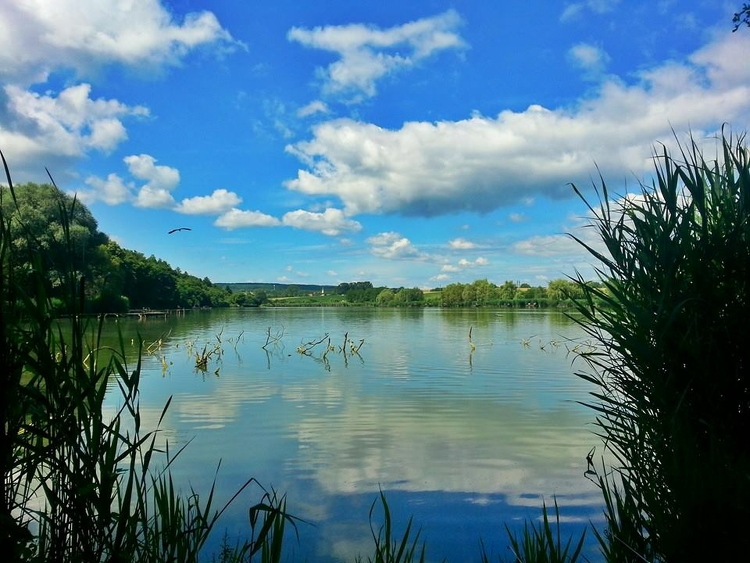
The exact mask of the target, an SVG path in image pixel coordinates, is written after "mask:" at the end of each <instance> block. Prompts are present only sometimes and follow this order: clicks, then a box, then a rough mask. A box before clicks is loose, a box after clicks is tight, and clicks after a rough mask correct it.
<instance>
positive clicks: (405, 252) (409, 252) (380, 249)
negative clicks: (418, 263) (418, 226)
mask: <svg viewBox="0 0 750 563" xmlns="http://www.w3.org/2000/svg"><path fill="white" fill-rule="evenodd" d="M367 244H369V245H370V252H371V253H372V254H373V255H375V256H378V257H379V258H387V259H388V260H407V259H408V260H414V259H417V260H423V259H426V258H427V255H426V254H425V253H423V252H421V251H420V250H419V249H418V248H417V247H416V246H414V245H413V244H412V242H411V241H410V240H409V239H408V238H406V237H404V236H401V235H400V234H399V233H396V232H392V231H391V232H386V233H380V234H378V235H375V236H372V237H369V238H368V239H367Z"/></svg>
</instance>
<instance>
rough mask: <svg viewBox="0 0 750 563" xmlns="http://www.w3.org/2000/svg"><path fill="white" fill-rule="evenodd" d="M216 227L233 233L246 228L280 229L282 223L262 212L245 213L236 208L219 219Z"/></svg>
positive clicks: (215, 223) (215, 222)
mask: <svg viewBox="0 0 750 563" xmlns="http://www.w3.org/2000/svg"><path fill="white" fill-rule="evenodd" d="M214 225H215V226H216V227H221V228H222V229H226V230H228V231H232V230H234V229H240V228H246V227H278V226H279V225H281V221H279V220H278V219H277V218H276V217H272V216H271V215H266V214H265V213H261V212H260V211H243V210H241V209H236V208H234V209H230V210H229V211H227V212H226V213H224V214H223V215H221V216H220V217H219V218H217V219H216V221H214Z"/></svg>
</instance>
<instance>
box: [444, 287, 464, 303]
mask: <svg viewBox="0 0 750 563" xmlns="http://www.w3.org/2000/svg"><path fill="white" fill-rule="evenodd" d="M463 293H464V286H463V284H460V283H450V284H448V285H446V286H445V287H444V288H443V291H442V292H441V293H440V303H441V304H442V306H443V307H460V306H461V305H463Z"/></svg>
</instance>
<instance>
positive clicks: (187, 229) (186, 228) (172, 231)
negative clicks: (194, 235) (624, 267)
mask: <svg viewBox="0 0 750 563" xmlns="http://www.w3.org/2000/svg"><path fill="white" fill-rule="evenodd" d="M192 230H193V229H191V228H190V227H180V228H178V229H172V230H171V231H169V232H168V233H167V234H168V235H171V234H172V233H176V232H177V231H192Z"/></svg>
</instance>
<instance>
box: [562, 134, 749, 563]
mask: <svg viewBox="0 0 750 563" xmlns="http://www.w3.org/2000/svg"><path fill="white" fill-rule="evenodd" d="M717 147H718V150H717V152H716V155H715V156H714V158H713V159H709V158H706V157H705V156H704V154H703V152H702V150H701V148H700V147H699V144H698V142H697V141H696V140H695V139H694V138H692V137H691V138H690V139H689V141H687V142H685V143H680V144H679V146H678V148H677V150H675V151H670V150H668V149H667V148H666V147H662V148H660V149H659V150H657V151H656V152H655V154H654V161H655V167H654V168H655V170H654V180H653V182H652V183H651V184H642V185H641V186H640V190H639V192H638V193H637V194H635V195H634V196H629V197H623V198H620V199H619V201H618V202H613V201H612V199H611V195H612V194H610V193H609V191H608V189H607V186H606V183H605V182H604V180H603V179H602V180H601V187H600V189H599V191H598V194H599V204H598V206H596V207H595V206H591V205H589V204H588V203H587V205H589V209H590V211H591V213H592V214H593V217H594V218H593V222H592V226H593V228H594V229H595V230H596V231H597V234H598V236H599V238H600V239H601V242H602V243H603V246H604V250H601V249H599V248H598V247H594V246H592V245H589V244H587V243H586V242H584V241H583V240H581V239H577V240H578V242H579V243H580V244H582V245H583V246H584V247H585V248H586V249H588V251H589V252H590V253H591V255H592V256H593V257H594V258H595V259H596V260H597V262H598V263H600V264H601V266H600V268H599V270H598V271H599V276H600V278H601V281H602V284H603V286H602V287H601V288H597V287H592V286H591V285H590V284H587V283H585V282H584V280H583V279H582V278H581V277H580V276H578V278H577V283H578V285H579V287H580V289H581V290H582V292H583V295H584V297H583V298H582V299H580V300H579V301H578V312H579V313H581V320H580V322H581V324H582V326H583V328H584V329H585V330H586V331H587V332H588V333H589V335H590V336H591V337H592V338H593V339H594V340H595V341H596V342H598V344H599V347H598V349H597V350H594V351H590V352H586V353H584V354H582V356H583V357H584V359H585V360H586V361H587V362H588V368H587V369H586V370H585V371H583V372H582V373H580V374H579V375H580V376H581V377H582V378H584V379H585V380H587V381H588V382H590V383H591V384H593V385H594V386H595V390H594V391H592V396H593V399H592V401H591V402H590V406H591V408H592V409H593V410H594V412H595V413H596V415H597V419H596V421H597V425H598V429H599V433H600V435H601V437H602V438H603V440H604V441H605V444H606V446H607V448H608V450H609V452H610V453H611V454H613V456H614V460H615V461H614V467H613V468H612V469H613V471H610V469H609V468H604V469H603V470H601V471H600V474H599V483H600V486H602V489H603V491H604V494H605V502H606V506H607V519H608V528H607V530H606V531H605V532H604V533H602V534H600V535H599V537H600V540H601V542H602V547H603V550H604V552H605V555H606V557H607V560H608V561H643V560H647V561H688V560H691V561H701V560H702V561H727V560H733V557H734V554H736V553H749V552H750V536H748V534H747V527H748V525H750V442H749V441H748V436H749V435H750V379H749V378H748V369H750V346H748V342H749V341H750V323H748V319H750V151H748V148H747V145H746V144H745V136H744V135H741V136H739V137H733V136H732V135H729V134H726V133H723V134H722V136H721V137H720V138H719V140H718V142H717ZM576 191H578V190H576ZM579 195H580V192H579ZM584 201H585V199H584ZM574 238H575V237H574ZM600 304H603V305H600Z"/></svg>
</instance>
